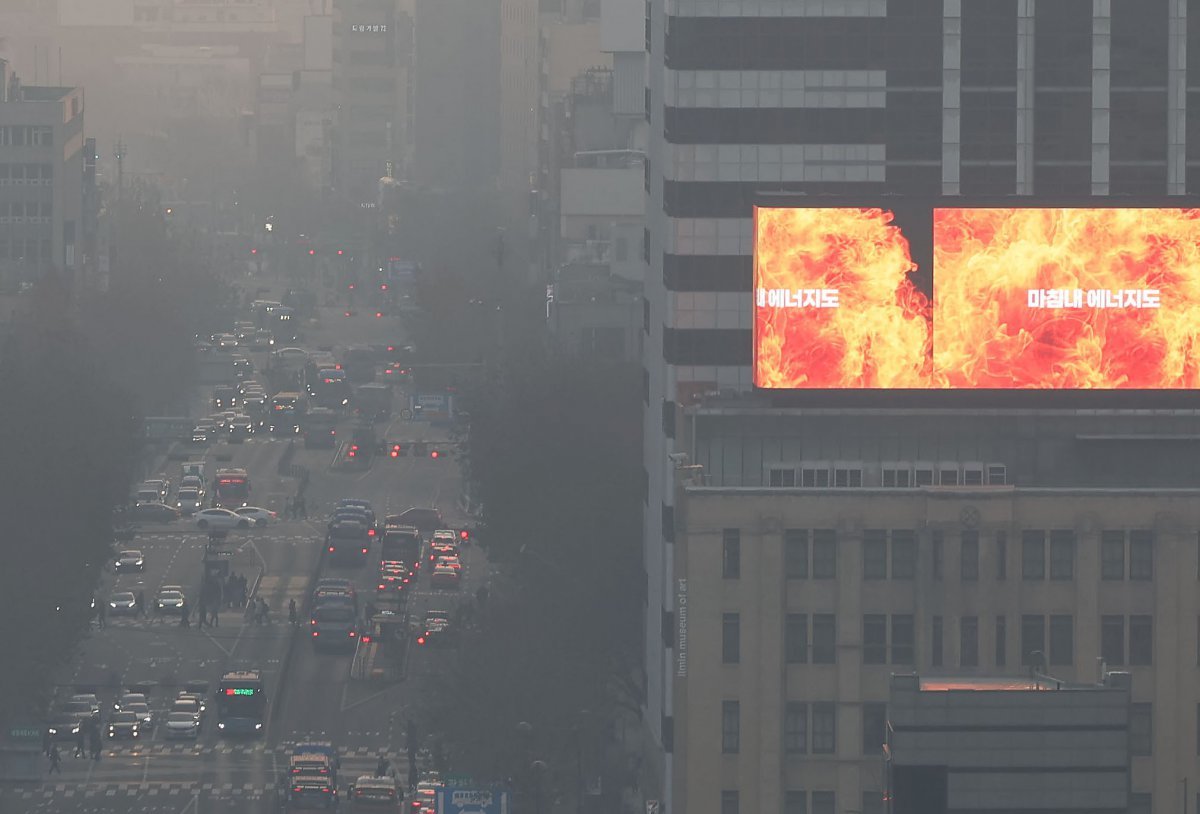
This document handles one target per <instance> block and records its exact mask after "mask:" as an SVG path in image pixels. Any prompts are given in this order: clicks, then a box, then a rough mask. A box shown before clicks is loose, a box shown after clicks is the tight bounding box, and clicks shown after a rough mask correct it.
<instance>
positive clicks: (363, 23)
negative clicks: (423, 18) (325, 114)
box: [333, 0, 414, 206]
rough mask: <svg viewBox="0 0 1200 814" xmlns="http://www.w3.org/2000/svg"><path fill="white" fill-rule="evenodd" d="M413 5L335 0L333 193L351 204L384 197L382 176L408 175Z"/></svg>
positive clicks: (392, 0) (379, 0) (386, 0)
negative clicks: (382, 194) (335, 112)
mask: <svg viewBox="0 0 1200 814" xmlns="http://www.w3.org/2000/svg"><path fill="white" fill-rule="evenodd" d="M413 12H414V8H413V4H412V2H409V0H337V2H335V3H334V15H333V16H334V30H333V92H334V102H335V106H336V109H337V123H336V125H335V133H334V145H333V150H334V159H333V165H334V182H333V186H334V192H335V195H336V197H337V198H338V199H339V200H341V201H343V202H344V203H348V204H349V205H351V206H361V205H363V204H370V205H372V206H375V205H377V204H378V201H379V194H380V192H379V190H380V179H382V178H397V179H402V178H405V177H406V172H407V166H408V162H409V160H410V159H411V153H412V133H413V128H412V104H413V94H412V87H411V83H412V74H411V67H412V56H413Z"/></svg>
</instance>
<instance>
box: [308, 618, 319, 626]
mask: <svg viewBox="0 0 1200 814" xmlns="http://www.w3.org/2000/svg"><path fill="white" fill-rule="evenodd" d="M308 623H309V624H310V625H315V624H316V623H317V620H316V619H309V620H308Z"/></svg>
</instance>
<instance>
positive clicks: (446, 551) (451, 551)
mask: <svg viewBox="0 0 1200 814" xmlns="http://www.w3.org/2000/svg"><path fill="white" fill-rule="evenodd" d="M457 556H458V546H457V545H455V544H454V543H447V542H446V541H445V540H435V541H433V542H432V543H430V544H429V561H430V562H437V558H438V557H457Z"/></svg>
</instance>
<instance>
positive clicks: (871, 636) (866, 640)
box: [863, 613, 887, 664]
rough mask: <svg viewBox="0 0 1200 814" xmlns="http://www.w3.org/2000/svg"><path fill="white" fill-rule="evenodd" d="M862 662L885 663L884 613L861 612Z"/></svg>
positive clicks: (885, 635) (885, 633) (885, 630)
mask: <svg viewBox="0 0 1200 814" xmlns="http://www.w3.org/2000/svg"><path fill="white" fill-rule="evenodd" d="M863 664H887V615H886V614H882V613H866V614H863Z"/></svg>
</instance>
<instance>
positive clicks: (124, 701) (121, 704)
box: [113, 692, 149, 712]
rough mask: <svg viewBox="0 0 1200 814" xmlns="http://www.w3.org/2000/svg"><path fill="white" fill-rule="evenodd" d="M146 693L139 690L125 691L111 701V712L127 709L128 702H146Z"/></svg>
mask: <svg viewBox="0 0 1200 814" xmlns="http://www.w3.org/2000/svg"><path fill="white" fill-rule="evenodd" d="M148 703H149V701H147V700H146V694H145V693H140V692H127V693H125V694H124V695H122V696H121V697H120V698H118V699H117V700H116V701H115V702H113V712H120V711H121V710H123V709H127V708H128V707H129V705H130V704H148Z"/></svg>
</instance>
